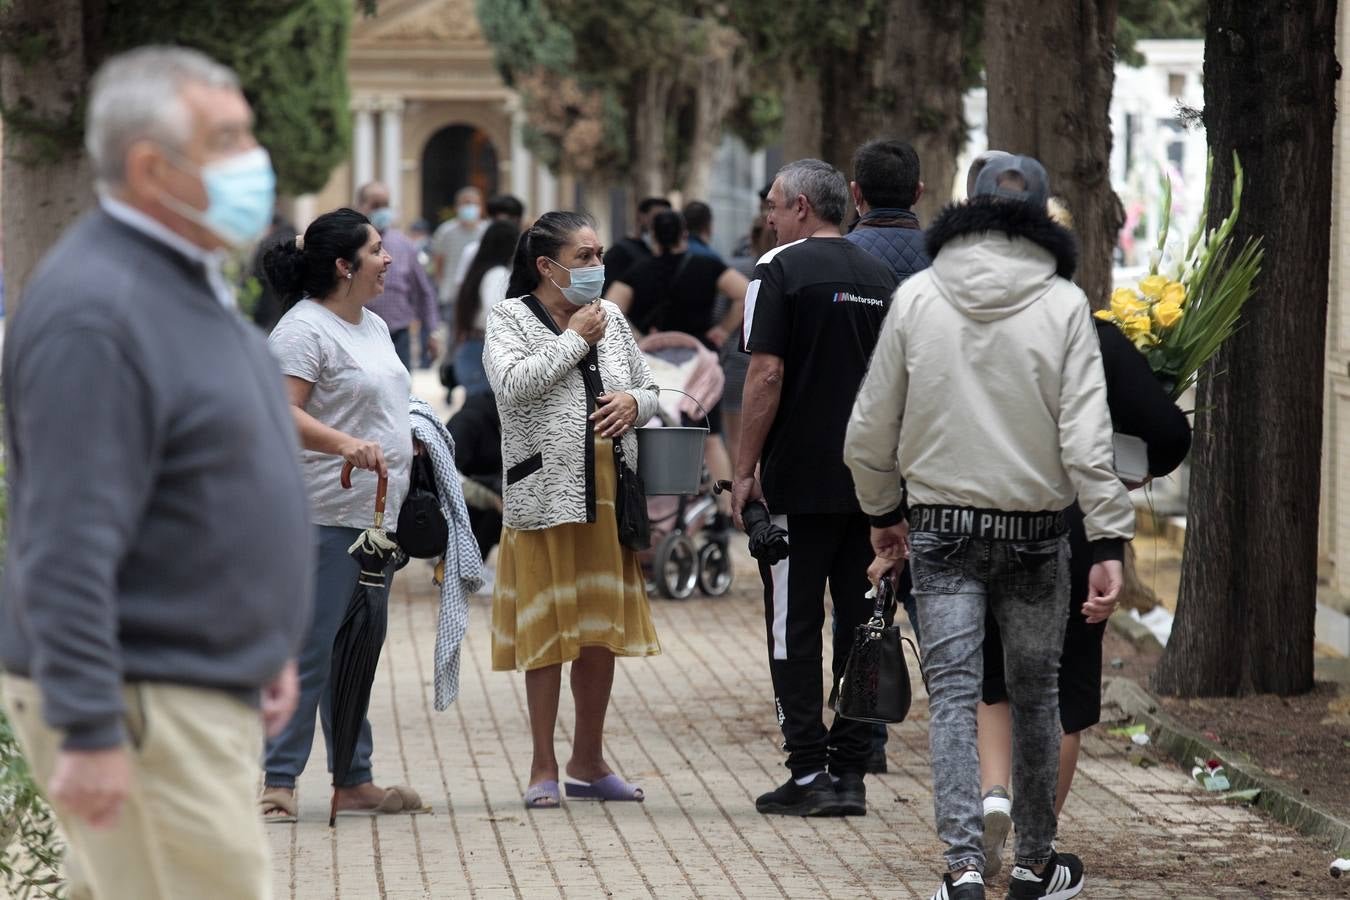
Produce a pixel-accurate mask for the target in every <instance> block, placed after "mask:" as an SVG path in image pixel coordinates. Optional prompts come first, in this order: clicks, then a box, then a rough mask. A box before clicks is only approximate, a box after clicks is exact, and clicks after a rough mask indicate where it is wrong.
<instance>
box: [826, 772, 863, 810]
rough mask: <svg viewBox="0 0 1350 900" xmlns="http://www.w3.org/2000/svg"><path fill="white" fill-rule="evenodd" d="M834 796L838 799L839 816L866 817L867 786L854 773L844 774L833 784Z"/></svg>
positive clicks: (859, 776)
mask: <svg viewBox="0 0 1350 900" xmlns="http://www.w3.org/2000/svg"><path fill="white" fill-rule="evenodd" d="M834 795H835V796H836V797H838V798H839V813H838V815H841V816H865V815H867V785H865V784H863V777H862V776H861V775H859V774H857V773H856V772H846V773H844V774H843V775H840V776H839V780H838V781H836V782H835V783H834Z"/></svg>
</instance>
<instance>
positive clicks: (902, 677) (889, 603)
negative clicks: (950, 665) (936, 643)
mask: <svg viewBox="0 0 1350 900" xmlns="http://www.w3.org/2000/svg"><path fill="white" fill-rule="evenodd" d="M894 617H895V588H894V587H893V586H892V584H891V579H890V578H882V579H881V586H880V587H879V588H877V602H876V607H875V608H874V609H873V610H872V618H871V619H870V620H869V621H867V622H864V623H863V624H861V625H859V626H858V627H857V628H856V629H855V630H854V633H853V648H852V649H851V650H850V651H849V654H848V662H846V663H844V674H843V675H842V676H841V677H840V679H839V683H838V684H837V685H836V686H835V689H834V691H832V692H831V694H832V696H831V698H830V699H831V701H832V702H831V703H830V705H831V706H832V707H833V708H834V711H835V712H836V713H838V714H839V715H841V716H843V717H844V718H845V719H856V720H857V721H859V722H876V723H881V724H886V723H896V722H903V721H905V716H907V715H909V704H910V700H911V699H912V697H911V693H910V686H909V665H908V664H907V663H906V662H905V650H904V647H903V645H902V644H901V643H900V641H901V640H902V639H901V637H900V626H898V625H895V624H887V623H888V622H892V621H893V619H894ZM903 640H905V641H909V638H904V639H903ZM909 645H910V647H913V646H914V644H913V642H910V644H909ZM914 654H915V656H918V650H915V651H914Z"/></svg>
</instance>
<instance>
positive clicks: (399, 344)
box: [389, 328, 412, 372]
mask: <svg viewBox="0 0 1350 900" xmlns="http://www.w3.org/2000/svg"><path fill="white" fill-rule="evenodd" d="M389 337H391V338H393V340H394V352H395V353H397V354H398V358H399V361H400V362H402V363H403V368H405V369H407V370H408V371H409V372H411V371H412V332H411V331H410V330H409V329H407V328H400V329H399V330H398V331H391V332H389Z"/></svg>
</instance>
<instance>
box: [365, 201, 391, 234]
mask: <svg viewBox="0 0 1350 900" xmlns="http://www.w3.org/2000/svg"><path fill="white" fill-rule="evenodd" d="M370 224H371V225H374V226H375V230H376V231H378V232H380V233H381V234H383V233H384V232H385V229H387V228H388V227H389V226H390V225H393V224H394V210H393V208H392V207H388V206H381V207H380V208H379V209H377V210H374V211H373V212H371V214H370Z"/></svg>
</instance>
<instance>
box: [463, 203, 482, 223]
mask: <svg viewBox="0 0 1350 900" xmlns="http://www.w3.org/2000/svg"><path fill="white" fill-rule="evenodd" d="M481 214H482V213H481V211H480V210H479V209H478V204H477V203H465V204H463V205H462V206H460V208H459V220H460V221H461V222H477V221H478V217H479V216H480V215H481Z"/></svg>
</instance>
